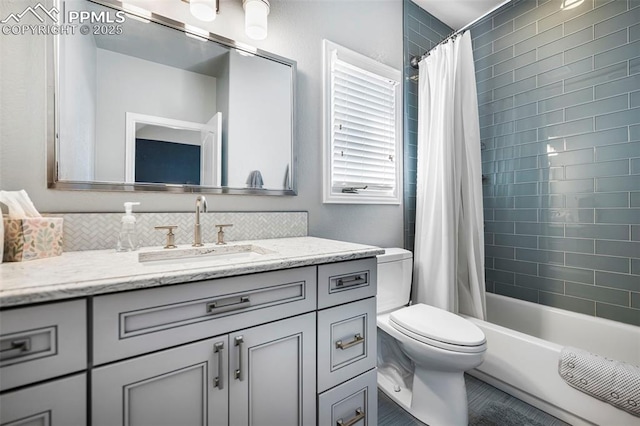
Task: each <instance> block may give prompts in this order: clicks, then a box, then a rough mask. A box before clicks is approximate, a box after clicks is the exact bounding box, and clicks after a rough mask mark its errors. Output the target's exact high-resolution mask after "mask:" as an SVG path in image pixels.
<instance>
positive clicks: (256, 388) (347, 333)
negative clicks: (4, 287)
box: [0, 257, 377, 426]
mask: <svg viewBox="0 0 640 426" xmlns="http://www.w3.org/2000/svg"><path fill="white" fill-rule="evenodd" d="M315 261H316V262H317V261H318V260H315ZM376 269H377V263H376V259H375V258H374V257H369V258H364V259H359V260H346V261H341V262H336V261H332V262H330V263H324V264H312V265H309V266H302V267H297V268H289V269H282V270H274V271H266V272H259V273H247V274H245V275H235V276H230V277H219V278H215V279H202V280H199V281H197V273H198V271H193V274H192V275H189V276H187V275H186V274H185V280H188V281H189V282H186V283H178V284H173V285H165V286H156V287H152V288H144V289H140V288H139V287H138V289H132V290H129V291H121V292H115V293H108V294H97V295H91V293H89V294H88V295H87V296H86V297H84V298H82V299H77V300H71V301H63V302H55V303H44V304H39V305H31V306H26V307H18V308H10V309H3V310H1V311H0V320H1V321H2V329H1V330H0V344H1V345H2V346H1V348H0V349H1V352H0V354H1V358H0V359H1V363H0V379H1V380H0V404H1V405H2V410H1V412H0V426H9V425H11V426H16V425H40V424H42V425H52V426H57V425H64V426H75V425H85V424H91V425H92V426H102V425H104V426H118V425H123V426H124V425H127V426H150V425H153V426H162V425H181V426H183V425H184V426H190V425H208V426H225V425H232V426H242V425H247V426H248V425H298V426H307V425H314V424H315V425H322V426H325V425H344V426H346V425H349V426H364V425H370V426H374V425H375V424H376V421H377V405H376V399H377V392H376V368H375V365H376V303H375V300H376V299H375V295H376ZM250 270H251V269H250V268H248V269H247V271H250ZM194 279H196V281H193V280H194ZM132 283H135V284H132V287H133V286H136V285H138V286H144V285H145V281H144V279H142V278H141V279H140V280H139V281H135V280H134V281H132ZM25 341H26V342H28V343H24V342H25ZM27 347H28V349H25V348H27ZM87 398H89V399H87ZM88 409H89V410H90V414H88V413H87V410H88Z"/></svg>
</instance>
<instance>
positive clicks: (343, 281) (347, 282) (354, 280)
mask: <svg viewBox="0 0 640 426" xmlns="http://www.w3.org/2000/svg"><path fill="white" fill-rule="evenodd" d="M366 282H367V276H366V275H364V276H362V275H360V274H358V275H352V276H350V277H346V278H338V279H337V280H336V287H351V286H354V285H360V284H366Z"/></svg>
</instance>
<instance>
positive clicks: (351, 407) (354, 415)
mask: <svg viewBox="0 0 640 426" xmlns="http://www.w3.org/2000/svg"><path fill="white" fill-rule="evenodd" d="M318 424H319V425H330V426H341V425H344V426H346V425H352V426H376V425H377V424H378V389H377V370H376V369H375V368H374V369H372V370H369V371H367V372H366V373H364V374H362V375H360V376H358V377H354V378H353V379H351V380H349V381H348V382H346V383H343V384H341V385H340V386H337V387H335V388H333V389H331V390H328V391H326V392H324V393H323V394H321V395H320V396H319V397H318Z"/></svg>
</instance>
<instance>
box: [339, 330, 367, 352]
mask: <svg viewBox="0 0 640 426" xmlns="http://www.w3.org/2000/svg"><path fill="white" fill-rule="evenodd" d="M360 343H364V337H362V336H361V335H360V333H358V334H356V335H355V336H353V340H352V341H350V342H347V343H342V340H338V341H337V342H336V348H338V349H342V350H345V349H349V348H350V347H352V346H355V345H359V344H360Z"/></svg>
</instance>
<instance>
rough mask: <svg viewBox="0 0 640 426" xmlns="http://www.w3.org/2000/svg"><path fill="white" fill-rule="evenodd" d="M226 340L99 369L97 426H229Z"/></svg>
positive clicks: (95, 377) (95, 401)
mask: <svg viewBox="0 0 640 426" xmlns="http://www.w3.org/2000/svg"><path fill="white" fill-rule="evenodd" d="M228 369H229V367H228V337H227V336H226V335H225V336H220V337H216V338H213V339H208V340H204V341H201V342H198V343H193V344H189V345H184V346H180V347H177V348H174V349H167V350H164V351H161V352H156V353H153V354H149V355H145V356H141V357H138V358H134V359H130V360H127V361H122V362H119V363H116V364H111V365H107V366H104V367H99V368H96V369H94V370H93V372H92V390H93V395H92V419H93V423H92V425H93V426H118V425H123V426H125V425H126V426H176V425H180V426H225V425H228V420H229V416H228V403H229V401H228V385H229V376H228V374H227V373H228Z"/></svg>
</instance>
